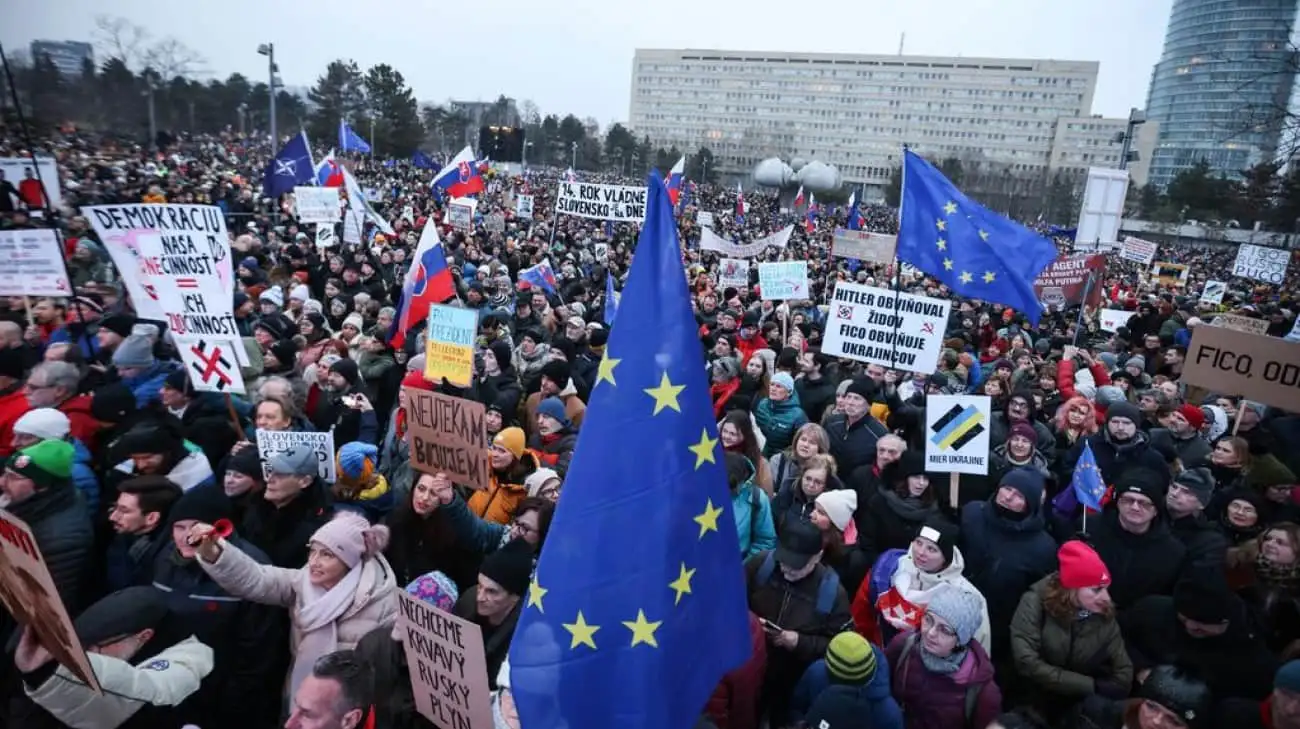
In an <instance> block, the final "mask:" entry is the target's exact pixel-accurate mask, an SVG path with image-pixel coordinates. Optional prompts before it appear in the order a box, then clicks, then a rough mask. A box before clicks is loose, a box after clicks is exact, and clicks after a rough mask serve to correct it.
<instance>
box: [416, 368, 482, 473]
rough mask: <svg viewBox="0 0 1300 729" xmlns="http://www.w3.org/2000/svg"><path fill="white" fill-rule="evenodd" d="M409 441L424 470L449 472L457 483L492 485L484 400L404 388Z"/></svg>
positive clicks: (421, 469)
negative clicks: (479, 400) (484, 422)
mask: <svg viewBox="0 0 1300 729" xmlns="http://www.w3.org/2000/svg"><path fill="white" fill-rule="evenodd" d="M402 391H403V392H405V393H406V403H407V407H406V424H407V432H406V442H407V444H408V445H409V446H410V447H411V465H412V466H414V467H415V468H416V470H419V471H422V472H424V473H445V474H447V476H448V477H449V478H450V479H451V480H452V481H454V482H456V483H461V484H466V485H468V486H472V487H473V488H476V489H486V488H487V487H488V481H489V474H488V442H487V429H486V428H485V427H484V425H483V416H484V415H485V414H486V413H487V408H485V407H483V404H482V403H477V402H474V401H472V400H462V399H461V398H459V397H452V396H450V395H443V394H442V393H438V392H426V391H424V390H417V389H414V388H410V387H403V388H402Z"/></svg>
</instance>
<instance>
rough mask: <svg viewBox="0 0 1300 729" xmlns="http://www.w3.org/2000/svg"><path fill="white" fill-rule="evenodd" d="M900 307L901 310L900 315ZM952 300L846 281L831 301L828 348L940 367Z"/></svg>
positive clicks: (837, 353) (875, 360) (839, 353)
mask: <svg viewBox="0 0 1300 729" xmlns="http://www.w3.org/2000/svg"><path fill="white" fill-rule="evenodd" d="M895 307H897V314H895ZM951 308H952V302H951V301H947V300H944V299H932V298H930V297H928V296H917V295H915V294H900V295H899V297H898V301H897V302H895V300H894V292H893V291H890V290H889V289H881V288H876V287H874V286H863V285H861V284H852V283H847V282H844V281H840V282H838V283H836V284H835V293H834V295H833V296H832V298H831V302H830V318H829V319H828V321H827V324H826V336H825V342H824V343H823V345H822V351H823V352H825V353H826V354H828V355H830V356H832V357H847V358H849V359H854V360H857V361H859V362H867V363H872V364H878V365H881V366H883V367H893V368H897V369H901V370H906V371H908V372H925V373H930V372H934V371H935V369H936V368H937V367H938V364H939V352H940V351H941V350H942V349H943V333H944V329H945V327H947V326H948V311H949V310H950V309H951Z"/></svg>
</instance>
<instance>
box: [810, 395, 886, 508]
mask: <svg viewBox="0 0 1300 729" xmlns="http://www.w3.org/2000/svg"><path fill="white" fill-rule="evenodd" d="M876 389H877V388H876V385H875V383H874V382H872V381H871V380H870V379H869V378H866V377H857V378H854V380H853V381H852V382H851V383H849V386H848V389H847V390H845V391H844V412H843V413H836V414H834V415H832V416H831V417H830V419H828V420H827V421H826V435H827V436H829V437H830V442H831V455H832V456H835V464H836V467H837V471H838V473H836V475H837V476H839V477H840V480H841V481H844V482H846V483H847V482H848V479H849V476H851V475H852V474H853V471H854V469H856V468H858V467H859V466H864V465H868V464H870V463H871V462H872V459H874V458H875V457H876V441H877V440H879V439H880V438H882V437H883V436H885V435H888V434H889V431H887V430H886V429H885V426H884V425H882V424H881V422H880V421H879V420H876V419H875V418H874V417H872V416H871V401H872V398H873V397H874V395H875V393H876Z"/></svg>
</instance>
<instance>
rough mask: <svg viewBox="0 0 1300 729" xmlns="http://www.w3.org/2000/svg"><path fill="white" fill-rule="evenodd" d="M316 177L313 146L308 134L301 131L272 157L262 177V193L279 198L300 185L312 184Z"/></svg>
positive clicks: (272, 197)
mask: <svg viewBox="0 0 1300 729" xmlns="http://www.w3.org/2000/svg"><path fill="white" fill-rule="evenodd" d="M315 179H316V164H315V163H314V162H312V159H311V146H310V145H308V144H307V135H306V134H305V133H303V132H299V133H298V134H297V135H296V136H294V137H291V138H290V139H289V141H288V142H285V144H284V146H283V147H281V148H280V151H279V152H276V154H275V156H274V157H272V158H271V163H270V164H268V165H267V166H266V174H265V176H264V177H263V178H262V194H264V195H266V196H267V197H269V198H271V199H273V200H274V199H277V198H279V197H280V196H281V195H283V194H285V193H287V192H293V188H295V187H297V186H299V185H308V184H311V183H312V182H313V181H314V180H315Z"/></svg>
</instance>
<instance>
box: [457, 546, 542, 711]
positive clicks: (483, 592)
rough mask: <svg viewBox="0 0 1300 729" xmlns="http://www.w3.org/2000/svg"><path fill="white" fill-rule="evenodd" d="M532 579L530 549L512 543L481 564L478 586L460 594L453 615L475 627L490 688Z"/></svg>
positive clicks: (504, 655) (492, 685) (507, 647)
mask: <svg viewBox="0 0 1300 729" xmlns="http://www.w3.org/2000/svg"><path fill="white" fill-rule="evenodd" d="M532 575H533V549H532V547H531V546H529V545H528V544H527V543H526V542H524V541H523V540H522V539H514V540H511V541H510V542H508V543H507V544H506V545H505V546H503V547H501V548H500V549H498V550H496V551H495V552H493V553H492V554H491V555H489V556H488V557H487V559H485V560H483V564H482V565H481V566H480V567H479V571H478V584H477V585H475V586H473V587H471V588H470V589H468V590H465V591H464V592H462V593H461V595H460V599H458V600H457V601H456V608H455V610H454V611H453V613H454V614H455V615H456V616H457V617H459V618H463V619H465V620H471V621H473V622H474V623H475V624H477V625H478V626H479V629H480V630H481V631H482V635H483V653H484V656H485V657H486V659H487V672H488V679H489V682H490V687H491V688H493V689H495V688H496V680H495V678H494V677H495V676H496V675H497V673H498V672H499V671H500V669H501V664H502V663H503V662H504V661H505V659H506V655H507V654H509V652H510V639H511V637H512V636H513V634H514V632H515V624H516V623H517V622H518V621H519V613H520V612H521V611H522V610H523V605H524V600H523V598H524V595H526V594H527V593H528V585H529V583H530V582H531V580H532Z"/></svg>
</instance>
